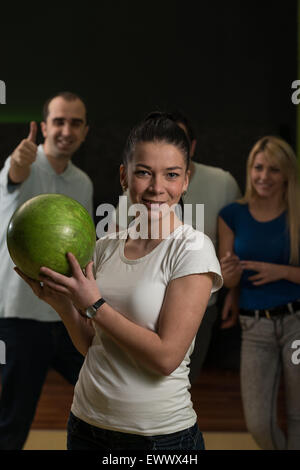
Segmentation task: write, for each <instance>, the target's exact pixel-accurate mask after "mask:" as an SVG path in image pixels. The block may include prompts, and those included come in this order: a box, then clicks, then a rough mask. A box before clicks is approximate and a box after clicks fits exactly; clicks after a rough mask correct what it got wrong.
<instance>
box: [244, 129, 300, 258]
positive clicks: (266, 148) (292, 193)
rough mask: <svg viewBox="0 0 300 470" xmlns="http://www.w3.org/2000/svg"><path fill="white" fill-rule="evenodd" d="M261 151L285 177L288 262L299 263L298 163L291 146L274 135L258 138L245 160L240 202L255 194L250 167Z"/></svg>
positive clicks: (299, 190) (299, 206) (299, 194)
mask: <svg viewBox="0 0 300 470" xmlns="http://www.w3.org/2000/svg"><path fill="white" fill-rule="evenodd" d="M260 152H263V153H264V155H265V156H266V157H267V158H268V159H270V161H271V162H274V163H276V165H278V167H279V168H280V171H281V172H282V174H283V175H284V177H285V178H286V189H285V192H284V195H283V197H284V203H285V205H286V208H287V225H288V228H289V234H290V263H291V264H294V265H297V264H299V243H300V189H299V182H298V164H297V158H296V155H295V153H294V151H293V149H292V147H291V146H290V145H289V144H288V143H287V142H285V141H284V140H283V139H281V138H279V137H275V136H266V137H263V138H261V139H260V140H258V142H256V144H255V145H254V146H253V148H252V149H251V151H250V153H249V157H248V160H247V174H246V190H245V195H244V197H243V198H242V199H240V200H239V202H240V203H242V204H246V203H249V202H250V201H251V200H252V199H253V197H255V196H256V194H257V193H256V191H255V189H254V187H253V185H252V181H251V169H252V167H253V164H254V160H255V157H256V155H257V154H258V153H260Z"/></svg>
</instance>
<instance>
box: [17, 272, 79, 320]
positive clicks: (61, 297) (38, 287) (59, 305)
mask: <svg viewBox="0 0 300 470" xmlns="http://www.w3.org/2000/svg"><path fill="white" fill-rule="evenodd" d="M14 270H15V271H16V273H17V274H18V275H19V276H20V277H21V278H22V279H23V280H24V281H25V282H26V283H27V284H28V285H29V287H31V289H32V291H33V293H34V294H35V295H36V296H37V297H38V298H39V299H41V300H43V301H44V302H46V303H47V304H48V305H50V306H51V307H52V308H54V310H56V312H57V313H66V312H68V311H69V310H70V308H71V309H72V308H73V304H72V302H71V300H70V299H69V298H68V297H67V296H66V295H65V294H61V293H59V292H57V291H55V290H54V289H52V288H51V287H49V286H46V285H42V284H41V282H39V281H35V280H34V279H31V278H30V277H28V276H26V274H24V273H23V272H22V271H20V269H19V268H17V267H15V268H14Z"/></svg>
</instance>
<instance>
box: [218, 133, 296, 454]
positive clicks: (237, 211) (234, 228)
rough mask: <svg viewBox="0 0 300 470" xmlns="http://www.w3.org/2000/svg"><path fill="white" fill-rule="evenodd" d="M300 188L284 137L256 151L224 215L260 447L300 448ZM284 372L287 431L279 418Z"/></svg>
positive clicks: (245, 386)
mask: <svg viewBox="0 0 300 470" xmlns="http://www.w3.org/2000/svg"><path fill="white" fill-rule="evenodd" d="M299 228H300V209H299V185H298V180H297V160H296V157H295V154H294V152H293V150H292V148H291V147H290V145H288V144H287V143H286V142H285V141H284V140H282V139H280V138H278V137H274V136H267V137H264V138H262V139H260V140H259V141H258V142H257V143H256V144H255V145H254V147H253V148H252V150H251V152H250V155H249V158H248V162H247V182H246V192H245V196H244V197H243V198H242V199H241V200H239V201H238V202H235V203H233V204H230V205H228V206H226V207H225V208H224V209H222V210H221V211H220V215H219V240H220V245H219V257H220V260H221V268H222V274H223V277H224V285H225V286H226V287H236V288H237V289H239V309H240V316H239V318H240V323H241V327H242V351H241V388H242V399H243V406H244V413H245V419H246V423H247V427H248V429H249V431H250V432H251V434H252V435H253V437H254V439H255V440H256V442H257V443H258V445H259V446H260V447H261V448H262V449H266V450H268V449H300V399H299V396H300V366H299V365H297V364H293V361H292V356H293V347H294V344H295V343H294V341H295V340H299V339H300V267H299V242H300V239H299ZM282 373H283V378H284V384H285V395H286V415H287V436H285V434H284V433H283V431H282V430H281V429H280V428H279V426H278V423H277V416H276V411H277V392H278V385H279V381H280V377H281V374H282Z"/></svg>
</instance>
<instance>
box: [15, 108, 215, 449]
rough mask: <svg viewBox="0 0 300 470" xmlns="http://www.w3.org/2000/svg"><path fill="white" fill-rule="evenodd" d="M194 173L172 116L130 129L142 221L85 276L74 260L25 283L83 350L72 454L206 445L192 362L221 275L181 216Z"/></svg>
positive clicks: (99, 251)
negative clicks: (64, 269)
mask: <svg viewBox="0 0 300 470" xmlns="http://www.w3.org/2000/svg"><path fill="white" fill-rule="evenodd" d="M188 167H189V142H188V140H187V138H186V135H185V133H184V131H183V130H182V129H181V128H180V127H179V126H178V125H177V124H176V123H175V122H174V121H173V120H172V119H170V116H168V115H167V114H164V113H153V114H152V115H149V116H148V117H147V118H145V119H144V120H143V121H142V122H141V123H140V124H138V125H137V126H136V127H134V128H133V129H132V131H131V132H130V135H129V137H128V140H127V143H126V146H125V150H124V158H123V163H122V165H121V167H120V180H121V184H122V186H123V188H127V187H128V189H129V193H130V197H131V201H132V202H133V203H135V204H137V206H135V207H137V213H136V214H137V217H136V219H135V220H136V223H134V224H133V225H132V226H130V227H129V228H128V229H127V230H124V231H121V232H119V233H118V234H109V235H107V236H105V237H103V238H101V239H99V240H98V241H97V245H96V250H95V255H94V261H93V262H91V263H89V264H88V265H87V267H86V269H85V273H83V272H82V270H81V269H80V267H79V265H78V263H77V260H76V259H75V258H74V256H73V255H72V254H68V258H69V262H70V264H71V266H72V269H73V276H72V277H71V278H68V277H65V276H63V275H61V274H58V273H55V272H53V271H51V270H49V269H47V268H42V269H41V281H42V284H40V283H39V282H33V281H31V280H29V279H25V278H24V279H25V280H26V281H27V282H28V283H29V284H30V285H31V287H32V289H33V290H34V292H35V293H36V295H38V296H39V297H40V298H41V299H43V300H45V301H46V302H48V303H49V304H50V305H52V307H54V308H55V310H56V311H57V312H58V313H59V315H60V316H61V318H62V320H63V322H64V323H65V325H66V327H67V329H68V331H69V334H70V336H71V338H72V340H73V342H74V344H75V346H76V347H77V349H78V350H79V351H80V352H81V353H82V354H84V355H85V362H84V365H83V367H82V369H81V372H80V376H79V379H78V382H77V384H76V387H75V391H74V399H73V403H72V407H71V413H70V418H69V422H68V449H70V450H81V449H82V450H84V449H90V450H92V449H93V450H107V449H128V450H130V449H144V450H151V449H152V450H153V449H157V450H158V449H184V450H197V449H204V442H203V438H202V434H201V432H200V430H199V428H198V425H197V416H196V413H195V411H194V409H193V404H192V402H191V397H190V393H189V388H190V383H189V379H188V374H189V367H188V365H189V357H190V355H191V352H192V350H193V344H194V339H195V335H196V332H197V330H198V328H199V325H200V323H201V320H202V317H203V315H204V312H205V310H206V307H207V303H208V300H209V297H210V295H211V293H212V292H214V291H216V290H218V289H219V288H220V287H221V285H222V278H221V275H220V266H219V263H218V260H217V257H216V254H215V251H214V248H213V244H212V242H211V241H210V239H209V238H208V237H207V236H205V235H204V234H203V233H200V232H197V231H195V230H194V229H193V228H192V227H191V226H189V225H184V224H183V223H182V222H181V220H180V219H179V218H178V217H177V216H176V213H175V211H174V210H173V209H172V208H173V207H174V205H176V204H177V203H178V202H179V200H180V197H181V195H182V193H183V192H184V191H185V190H186V188H187V186H188V178H189V174H188ZM139 230H140V236H138V234H139ZM141 234H142V235H141ZM20 274H21V273H20ZM82 315H84V318H83V316H82Z"/></svg>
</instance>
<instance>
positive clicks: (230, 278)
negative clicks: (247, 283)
mask: <svg viewBox="0 0 300 470" xmlns="http://www.w3.org/2000/svg"><path fill="white" fill-rule="evenodd" d="M222 276H223V282H224V287H227V289H231V288H234V287H238V285H239V283H240V280H241V273H235V274H226V272H223V271H222Z"/></svg>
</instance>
